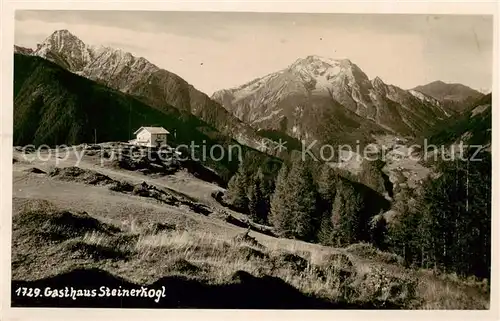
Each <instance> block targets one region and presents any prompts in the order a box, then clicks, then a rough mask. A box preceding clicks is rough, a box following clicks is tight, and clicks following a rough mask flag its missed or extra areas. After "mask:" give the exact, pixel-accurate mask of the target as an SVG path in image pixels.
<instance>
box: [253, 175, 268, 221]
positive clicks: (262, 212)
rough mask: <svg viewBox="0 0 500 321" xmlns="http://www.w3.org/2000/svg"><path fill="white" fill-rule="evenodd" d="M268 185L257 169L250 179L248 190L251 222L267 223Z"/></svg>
mask: <svg viewBox="0 0 500 321" xmlns="http://www.w3.org/2000/svg"><path fill="white" fill-rule="evenodd" d="M268 185H269V183H267V184H266V178H265V177H264V174H263V172H262V169H261V168H259V170H258V171H257V173H256V174H255V176H254V177H253V179H252V184H251V185H250V186H249V188H248V213H249V215H250V217H251V218H252V220H253V221H255V222H257V223H261V224H265V223H266V222H267V217H268V214H269V194H264V193H268V191H269V190H268V189H269V186H268Z"/></svg>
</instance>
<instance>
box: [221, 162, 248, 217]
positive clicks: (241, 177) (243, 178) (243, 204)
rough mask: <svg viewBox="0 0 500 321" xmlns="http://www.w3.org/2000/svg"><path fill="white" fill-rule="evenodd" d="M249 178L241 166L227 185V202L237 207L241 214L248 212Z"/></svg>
mask: <svg viewBox="0 0 500 321" xmlns="http://www.w3.org/2000/svg"><path fill="white" fill-rule="evenodd" d="M247 187H248V178H247V173H245V172H244V169H243V166H242V165H240V167H239V168H238V171H237V172H236V173H235V174H234V175H233V177H231V179H230V180H229V183H228V185H227V192H226V195H225V197H224V198H225V201H226V202H227V203H229V204H231V205H232V206H234V207H236V208H237V209H238V210H240V211H241V212H247V210H248V195H247V194H248V193H247Z"/></svg>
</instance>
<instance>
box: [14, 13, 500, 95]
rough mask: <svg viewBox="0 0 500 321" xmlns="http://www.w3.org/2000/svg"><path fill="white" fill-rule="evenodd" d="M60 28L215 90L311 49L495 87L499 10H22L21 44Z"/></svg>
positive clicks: (369, 67)
mask: <svg viewBox="0 0 500 321" xmlns="http://www.w3.org/2000/svg"><path fill="white" fill-rule="evenodd" d="M59 29H68V30H69V31H70V32H71V33H73V34H74V35H75V36H77V37H78V38H80V39H81V40H83V41H84V42H85V43H87V44H89V45H105V46H112V47H115V48H120V49H122V50H125V51H128V52H131V53H132V54H134V55H135V56H142V57H144V58H146V59H148V60H149V61H150V62H152V63H154V64H155V65H157V66H158V67H160V68H164V69H167V70H169V71H171V72H174V73H176V74H177V75H179V76H181V77H182V78H184V79H185V80H186V81H188V82H189V83H191V84H192V85H193V86H195V87H196V88H197V89H199V90H201V91H203V92H205V93H206V94H208V95H211V94H212V93H213V92H214V91H216V90H219V89H225V88H232V87H236V86H239V85H242V84H244V83H246V82H248V81H251V80H253V79H255V78H258V77H262V76H264V75H267V74H269V73H272V72H275V71H278V70H281V69H284V68H286V67H287V66H289V65H290V64H292V63H293V62H294V61H295V60H297V59H298V58H304V57H306V56H309V55H319V56H324V57H329V58H334V59H344V58H347V59H350V60H351V61H352V62H353V63H355V64H356V65H358V66H359V67H360V68H361V69H362V70H363V71H364V72H365V73H366V74H367V75H368V77H369V78H370V79H372V78H375V77H376V76H378V77H380V78H381V79H382V80H383V81H384V82H385V83H388V84H394V85H397V86H399V87H401V88H404V89H410V88H413V87H415V86H418V85H422V84H426V83H429V82H432V81H435V80H441V81H444V82H448V83H462V84H464V85H467V86H470V87H472V88H474V89H477V90H483V91H489V90H491V86H492V63H493V61H492V59H493V17H492V16H479V15H475V16H473V15H410V14H378V15H377V14H334V13H324V14H311V13H300V14H298V13H234V12H233V13H231V12H172V11H170V12H161V11H150V12H145V11H78V10H74V11H17V12H16V22H15V44H17V45H21V46H24V47H30V48H35V47H36V44H37V43H41V42H43V40H44V39H45V38H47V37H48V36H49V35H50V34H51V33H52V32H54V31H55V30H59Z"/></svg>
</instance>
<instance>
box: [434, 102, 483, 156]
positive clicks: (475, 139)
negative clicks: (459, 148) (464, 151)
mask: <svg viewBox="0 0 500 321" xmlns="http://www.w3.org/2000/svg"><path fill="white" fill-rule="evenodd" d="M491 103H492V100H491V94H488V95H486V96H484V97H482V98H480V99H478V100H476V101H475V103H473V104H472V107H469V108H468V109H467V110H465V111H464V112H462V113H461V114H459V115H457V116H455V117H450V118H449V119H447V120H446V121H443V122H440V123H439V124H438V126H436V127H435V128H433V129H432V130H431V131H429V132H428V133H427V135H426V137H427V139H428V141H429V142H430V143H431V144H437V145H446V146H449V145H451V144H453V143H457V142H458V141H460V140H461V141H463V143H464V144H469V145H482V146H484V147H487V146H490V145H491V128H492V118H491V117H492V105H491Z"/></svg>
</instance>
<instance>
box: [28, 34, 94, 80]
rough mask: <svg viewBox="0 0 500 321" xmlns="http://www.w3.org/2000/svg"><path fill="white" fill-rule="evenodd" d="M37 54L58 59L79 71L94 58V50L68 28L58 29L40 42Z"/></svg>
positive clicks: (66, 65)
mask: <svg viewBox="0 0 500 321" xmlns="http://www.w3.org/2000/svg"><path fill="white" fill-rule="evenodd" d="M34 54H35V55H37V56H40V57H43V58H46V59H50V60H53V61H56V62H57V63H58V64H60V65H62V66H64V67H66V68H67V69H68V70H71V71H79V70H81V69H82V68H83V67H84V66H85V65H86V64H88V63H89V62H90V61H91V60H92V50H91V49H90V48H89V47H88V46H87V45H86V44H85V43H84V42H83V41H82V40H80V39H79V38H78V37H77V36H75V35H74V34H72V33H71V32H69V31H68V30H66V29H62V30H57V31H55V32H53V33H52V34H51V35H50V36H48V37H47V38H46V39H45V40H44V41H43V42H42V43H41V44H39V45H38V46H37V48H36V50H35V52H34Z"/></svg>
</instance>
